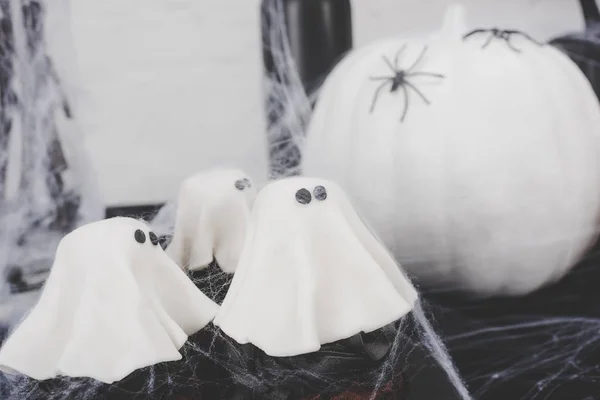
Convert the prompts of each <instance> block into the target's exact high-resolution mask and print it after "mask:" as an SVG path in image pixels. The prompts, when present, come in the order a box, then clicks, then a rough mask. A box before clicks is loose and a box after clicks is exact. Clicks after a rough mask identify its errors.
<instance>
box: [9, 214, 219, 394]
mask: <svg viewBox="0 0 600 400" xmlns="http://www.w3.org/2000/svg"><path fill="white" fill-rule="evenodd" d="M217 310H218V306H217V305H216V304H215V303H213V302H212V301H211V300H209V299H208V298H207V297H206V296H204V294H202V292H201V291H199V290H198V289H197V288H196V287H195V286H194V284H193V283H192V282H191V281H190V280H189V279H188V277H187V276H186V274H185V273H184V272H183V271H182V270H181V269H180V268H179V267H178V266H177V265H176V264H175V263H174V262H173V261H172V260H171V259H170V258H169V257H168V256H167V255H166V254H165V253H164V252H163V250H162V248H161V247H160V246H159V245H158V238H157V237H156V235H155V234H154V233H153V232H150V231H149V229H148V226H147V225H146V224H145V223H143V222H141V221H138V220H135V219H132V218H112V219H108V220H104V221H99V222H94V223H91V224H88V225H85V226H83V227H81V228H78V229H76V230H75V231H73V232H71V233H70V234H68V235H67V236H65V237H64V238H63V239H62V241H61V242H60V244H59V246H58V249H57V251H56V258H55V261H54V265H53V266H52V269H51V271H50V275H49V277H48V280H47V281H46V284H45V287H44V289H43V292H42V294H41V297H40V299H39V301H38V303H37V305H36V306H35V307H34V308H33V310H32V311H31V313H30V314H29V315H28V316H27V317H26V318H25V320H24V321H23V322H22V323H21V324H20V325H19V326H18V327H17V328H16V330H15V331H14V333H12V335H11V336H9V338H8V339H7V341H6V343H5V344H4V346H3V347H2V348H1V349H0V369H1V370H2V371H4V372H8V373H15V372H18V373H22V374H25V375H27V376H29V377H31V378H34V379H38V380H45V379H50V378H53V377H56V376H58V375H66V376H70V377H91V378H94V379H97V380H99V381H102V382H105V383H112V382H114V381H118V380H121V379H122V378H124V377H125V376H127V375H129V374H130V373H131V372H133V371H134V370H136V369H138V368H143V367H146V366H149V365H153V364H156V363H160V362H166V361H174V360H179V359H181V357H182V356H181V354H180V353H179V351H178V350H179V349H180V348H181V346H183V344H184V343H185V342H186V340H187V338H188V336H189V335H191V334H193V333H195V332H197V331H199V330H200V329H202V328H203V327H204V326H206V325H207V324H208V323H209V322H210V321H211V320H212V319H213V318H214V316H215V314H216V312H217Z"/></svg>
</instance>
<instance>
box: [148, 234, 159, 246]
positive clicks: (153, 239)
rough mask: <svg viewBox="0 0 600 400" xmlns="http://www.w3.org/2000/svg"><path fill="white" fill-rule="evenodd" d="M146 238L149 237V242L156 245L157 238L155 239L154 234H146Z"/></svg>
mask: <svg viewBox="0 0 600 400" xmlns="http://www.w3.org/2000/svg"><path fill="white" fill-rule="evenodd" d="M148 236H150V242H151V243H152V244H153V245H154V246H156V245H157V244H158V237H156V234H155V233H154V232H150V233H148Z"/></svg>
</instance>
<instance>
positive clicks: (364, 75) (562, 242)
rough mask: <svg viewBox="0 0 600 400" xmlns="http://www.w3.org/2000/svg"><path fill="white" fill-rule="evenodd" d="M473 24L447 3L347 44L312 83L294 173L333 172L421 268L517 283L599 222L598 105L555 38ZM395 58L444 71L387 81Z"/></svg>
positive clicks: (549, 265) (567, 256)
mask: <svg viewBox="0 0 600 400" xmlns="http://www.w3.org/2000/svg"><path fill="white" fill-rule="evenodd" d="M468 32H469V29H467V27H466V25H465V23H464V22H463V9H462V8H461V7H457V6H455V7H453V8H452V9H450V10H449V12H448V14H447V17H446V22H445V24H444V28H443V29H442V30H441V32H438V33H436V34H433V35H430V36H429V37H424V38H420V39H419V38H416V39H415V38H413V39H410V40H405V39H403V38H393V39H389V40H381V41H378V42H375V43H372V44H371V45H368V46H366V47H363V48H359V49H357V50H355V51H353V52H351V53H350V54H349V55H348V56H347V57H346V58H345V59H344V60H342V61H341V62H340V63H339V64H338V65H337V67H336V68H335V69H334V71H333V72H332V73H331V74H330V76H329V77H328V78H327V80H326V81H325V83H324V86H323V87H322V89H321V92H320V95H319V99H318V103H317V106H316V109H315V112H314V114H313V117H312V120H311V124H310V126H309V129H308V132H307V139H306V144H305V148H304V154H303V160H304V161H303V173H304V174H306V175H310V176H318V177H322V178H327V179H331V180H334V181H337V182H338V183H339V184H340V185H341V186H342V187H343V188H344V189H345V190H346V191H347V192H348V194H349V195H350V197H351V198H352V200H353V201H354V203H355V204H356V206H357V208H358V209H359V211H361V213H362V214H363V215H364V216H365V218H366V219H367V220H368V222H369V223H370V224H371V225H373V228H374V229H375V231H377V232H378V233H379V235H380V236H381V239H382V240H383V241H384V242H385V244H386V245H387V246H388V247H389V248H390V249H391V250H392V252H393V253H394V254H395V256H396V257H397V259H398V261H400V263H402V265H403V266H404V267H406V269H407V270H408V271H409V272H410V273H411V274H412V275H414V276H415V277H417V278H419V279H420V280H421V281H422V282H424V283H427V284H438V285H441V284H443V285H446V286H448V285H452V286H453V287H459V288H462V289H468V290H472V291H475V292H478V293H480V294H523V293H527V292H530V291H532V290H535V289H537V288H539V287H540V286H542V285H544V284H547V283H549V282H552V281H555V280H557V279H559V278H560V277H562V276H563V275H564V274H565V273H566V272H567V271H568V269H569V268H570V267H571V266H572V265H573V264H574V263H575V262H576V261H577V260H578V258H579V257H580V256H581V255H582V253H583V252H584V251H585V249H586V248H587V247H588V246H589V245H590V243H591V242H592V241H593V240H594V238H595V236H596V222H597V218H598V214H599V207H600V157H599V137H598V133H599V130H600V108H599V106H598V102H597V100H596V97H595V95H594V92H593V90H592V88H591V86H590V85H589V83H588V82H587V80H586V79H585V77H584V76H583V75H582V73H581V72H580V70H579V69H578V68H577V66H576V65H575V64H574V63H573V62H571V61H570V60H569V59H568V58H567V57H566V56H564V55H563V54H562V53H560V52H559V51H558V50H556V49H554V48H552V47H551V46H548V45H541V44H539V43H536V42H535V41H534V40H532V39H531V38H528V37H526V35H523V34H519V33H515V34H512V35H507V34H502V32H501V31H500V32H497V36H493V32H479V33H475V34H472V35H470V36H469V37H467V38H464V36H465V34H466V33H468ZM401 49H403V51H402V52H400V53H399V51H400V50H401ZM424 49H426V50H425V51H424ZM421 54H422V56H421V57H420V55H421ZM383 57H385V60H384V58H383ZM419 57H420V59H419ZM396 58H397V60H395V59H396ZM417 61H418V62H417ZM395 62H397V64H398V65H397V67H398V69H400V70H403V69H404V70H407V69H408V68H409V67H411V66H412V65H413V64H414V63H415V62H417V64H416V65H415V66H414V67H413V68H412V70H411V72H428V73H434V74H439V75H443V77H439V76H433V75H425V74H423V75H419V74H414V75H411V76H406V81H407V82H408V84H406V83H404V84H401V85H398V87H397V88H396V87H394V88H393V87H392V86H393V82H392V81H391V80H390V81H385V80H378V78H377V77H382V76H393V75H394V73H393V71H392V68H391V66H390V65H389V64H394V63H395ZM380 85H383V86H380ZM411 85H412V86H411ZM379 87H382V89H381V90H380V91H379V93H378V96H377V101H376V102H375V105H374V106H373V102H374V96H375V94H376V92H377V90H378V89H379ZM392 88H393V89H396V90H394V91H392V90H391V89H392ZM406 99H408V102H406ZM403 114H405V115H403Z"/></svg>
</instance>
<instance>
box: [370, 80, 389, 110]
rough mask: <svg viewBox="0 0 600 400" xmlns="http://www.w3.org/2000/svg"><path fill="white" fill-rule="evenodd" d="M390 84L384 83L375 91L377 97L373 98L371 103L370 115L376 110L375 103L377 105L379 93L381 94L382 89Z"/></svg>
mask: <svg viewBox="0 0 600 400" xmlns="http://www.w3.org/2000/svg"><path fill="white" fill-rule="evenodd" d="M388 83H389V81H385V82H383V83H382V84H381V85H379V86H378V87H377V90H375V96H374V97H373V102H372V103H371V109H370V110H369V112H370V113H372V112H373V110H374V109H375V103H377V98H378V97H379V93H380V92H381V89H383V88H384V87H385V85H387V84H388Z"/></svg>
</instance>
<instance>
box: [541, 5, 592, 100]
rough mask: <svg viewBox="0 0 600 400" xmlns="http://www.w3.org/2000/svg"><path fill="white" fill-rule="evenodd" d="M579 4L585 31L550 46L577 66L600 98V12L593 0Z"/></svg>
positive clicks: (553, 41)
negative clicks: (563, 53) (562, 53)
mask: <svg viewBox="0 0 600 400" xmlns="http://www.w3.org/2000/svg"><path fill="white" fill-rule="evenodd" d="M579 4H580V6H581V11H582V13H583V17H584V19H585V30H584V31H583V32H576V33H570V34H568V35H565V36H560V37H558V38H555V39H553V40H551V41H550V44H552V45H553V46H556V47H557V48H559V49H560V50H562V51H564V52H565V53H566V54H567V55H568V56H569V57H570V58H571V59H572V60H573V61H574V62H575V63H576V64H577V65H578V66H579V68H580V69H581V70H582V71H583V73H584V74H585V76H586V77H587V78H588V80H589V81H590V83H591V84H592V87H593V88H594V92H595V93H596V96H597V97H598V98H600V11H599V10H598V5H597V4H596V1H595V0H580V1H579Z"/></svg>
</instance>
